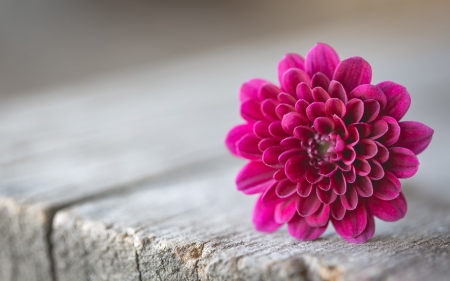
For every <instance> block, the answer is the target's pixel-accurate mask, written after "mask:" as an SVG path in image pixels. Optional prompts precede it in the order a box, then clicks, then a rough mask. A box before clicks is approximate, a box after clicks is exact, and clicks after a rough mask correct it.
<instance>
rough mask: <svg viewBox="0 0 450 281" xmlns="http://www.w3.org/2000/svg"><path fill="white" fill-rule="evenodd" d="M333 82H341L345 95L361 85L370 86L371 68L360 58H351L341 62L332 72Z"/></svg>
mask: <svg viewBox="0 0 450 281" xmlns="http://www.w3.org/2000/svg"><path fill="white" fill-rule="evenodd" d="M333 80H337V81H339V82H341V84H342V86H344V89H345V90H346V91H347V93H350V92H351V91H353V89H354V88H356V87H358V86H359V85H362V84H370V81H371V80H372V68H371V67H370V64H369V63H368V62H367V61H365V60H364V59H363V58H361V57H351V58H348V59H346V60H343V61H341V62H340V63H339V64H338V66H337V67H336V70H335V72H334V76H333Z"/></svg>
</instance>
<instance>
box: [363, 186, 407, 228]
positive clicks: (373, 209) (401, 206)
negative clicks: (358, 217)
mask: <svg viewBox="0 0 450 281" xmlns="http://www.w3.org/2000/svg"><path fill="white" fill-rule="evenodd" d="M367 207H368V209H369V212H370V213H371V214H373V215H374V216H376V217H377V218H379V219H381V220H384V221H398V220H399V219H401V218H403V217H404V216H405V215H406V211H407V209H408V207H407V204H406V199H405V197H404V196H403V194H402V193H401V192H400V194H399V195H398V196H397V197H396V198H395V199H392V200H386V201H385V200H381V199H378V198H377V197H374V196H372V197H370V198H368V199H367Z"/></svg>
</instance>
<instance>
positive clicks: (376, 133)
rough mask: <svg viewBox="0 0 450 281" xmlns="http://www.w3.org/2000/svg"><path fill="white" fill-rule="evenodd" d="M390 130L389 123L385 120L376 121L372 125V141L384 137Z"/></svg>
mask: <svg viewBox="0 0 450 281" xmlns="http://www.w3.org/2000/svg"><path fill="white" fill-rule="evenodd" d="M388 130H389V126H388V123H387V122H386V121H384V120H376V121H375V122H373V124H372V131H371V133H370V139H372V140H376V139H379V138H380V137H382V136H384V134H386V132H387V131H388Z"/></svg>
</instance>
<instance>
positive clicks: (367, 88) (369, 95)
mask: <svg viewBox="0 0 450 281" xmlns="http://www.w3.org/2000/svg"><path fill="white" fill-rule="evenodd" d="M348 98H349V99H353V98H357V99H360V100H362V101H365V100H376V101H377V102H378V103H379V104H380V107H381V109H383V108H384V107H385V106H386V96H385V95H384V93H383V91H382V90H381V89H380V88H379V87H378V86H375V85H370V84H364V85H359V86H358V87H356V88H355V89H353V91H352V92H351V93H350V94H349V95H348Z"/></svg>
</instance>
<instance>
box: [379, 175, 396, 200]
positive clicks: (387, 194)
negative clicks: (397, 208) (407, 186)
mask: <svg viewBox="0 0 450 281" xmlns="http://www.w3.org/2000/svg"><path fill="white" fill-rule="evenodd" d="M372 184H373V196H375V197H377V198H379V199H381V200H392V199H395V198H397V196H398V195H399V194H400V192H401V191H402V184H401V183H400V181H399V180H398V178H397V177H396V176H394V175H393V174H392V173H389V172H386V173H385V175H384V177H383V178H382V179H381V180H376V181H372Z"/></svg>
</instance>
